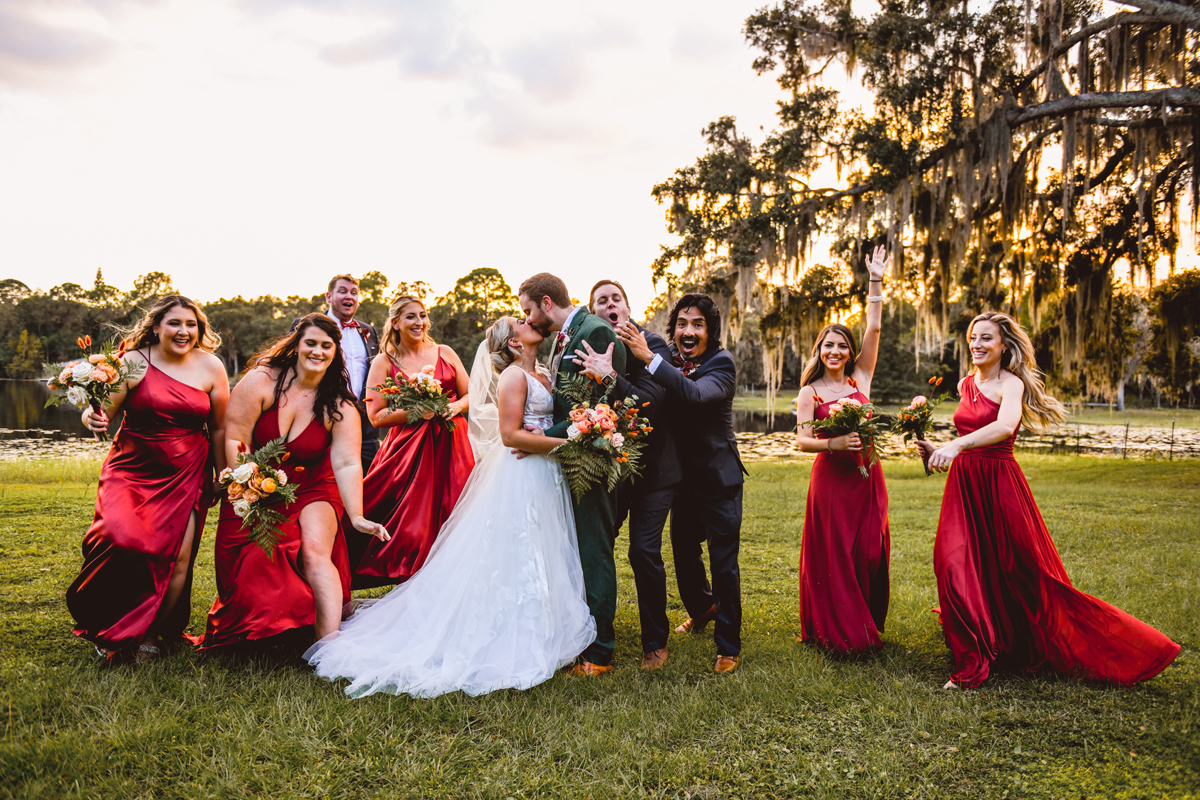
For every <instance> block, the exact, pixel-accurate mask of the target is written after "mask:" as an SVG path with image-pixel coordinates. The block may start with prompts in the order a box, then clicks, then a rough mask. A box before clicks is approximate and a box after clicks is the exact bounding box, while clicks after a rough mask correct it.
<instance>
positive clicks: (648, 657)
mask: <svg viewBox="0 0 1200 800" xmlns="http://www.w3.org/2000/svg"><path fill="white" fill-rule="evenodd" d="M666 663H667V648H665V647H660V648H658V649H657V650H651V651H650V652H649V653H646V654H645V655H643V656H642V669H644V670H652V669H660V668H661V667H662V666H663V665H664V664H666Z"/></svg>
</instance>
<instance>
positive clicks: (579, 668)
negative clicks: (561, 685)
mask: <svg viewBox="0 0 1200 800" xmlns="http://www.w3.org/2000/svg"><path fill="white" fill-rule="evenodd" d="M610 672H612V665H611V664H610V665H609V666H607V667H603V666H601V665H599V664H593V663H592V662H590V661H580V662H579V663H578V664H576V665H575V666H573V667H571V670H570V672H568V673H567V674H568V675H573V676H575V677H585V678H594V677H596V676H597V675H607V674H608V673H610Z"/></svg>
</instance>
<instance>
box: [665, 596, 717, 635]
mask: <svg viewBox="0 0 1200 800" xmlns="http://www.w3.org/2000/svg"><path fill="white" fill-rule="evenodd" d="M716 616H717V606H716V603H714V604H713V607H712V608H710V609H709V610H708V611H705V612H704V613H703V614H701V615H700V616H698V617H688V618H687V619H686V620H684V621H683V624H682V625H680V626H679V627H678V628H676V629H675V632H676V633H701V632H702V631H703V630H704V628H705V626H706V625H708V623H710V622H712V621H713V620H714V619H715V618H716Z"/></svg>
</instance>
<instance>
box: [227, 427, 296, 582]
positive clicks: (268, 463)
mask: <svg viewBox="0 0 1200 800" xmlns="http://www.w3.org/2000/svg"><path fill="white" fill-rule="evenodd" d="M290 456H291V453H288V452H287V441H286V440H285V439H284V438H283V437H280V438H278V439H272V440H271V441H269V442H267V443H266V444H264V445H263V446H262V447H260V448H258V449H257V450H255V451H254V452H253V453H251V452H249V448H248V447H246V444H245V442H238V463H237V466H236V467H226V468H225V469H223V470H221V475H220V481H221V485H222V486H224V487H225V494H226V496H227V497H228V498H229V504H230V505H231V506H232V507H233V513H234V514H237V515H238V517H239V518H240V519H241V520H242V527H243V528H245V527H246V526H249V533H250V539H251V540H253V542H254V543H255V544H257V545H258V546H259V547H261V548H262V549H263V551H264V552H265V553H266V554H267V555H268V556H271V557H272V558H273V557H274V555H275V545H276V544H278V543H279V538H280V536H282V532H281V531H280V530H279V527H278V526H279V523H280V522H283V521H284V520H285V519H286V517H284V516H283V514H280V513H279V512H278V511H276V510H275V508H273V507H272V506H286V505H287V504H289V503H294V502H295V501H296V487H295V486H293V485H292V484H290V483H288V476H287V473H286V472H284V470H283V468H282V467H280V466H276V464H282V463H283V462H285V461H287V460H288V458H289V457H290ZM296 469H297V470H302V469H304V468H303V467H296Z"/></svg>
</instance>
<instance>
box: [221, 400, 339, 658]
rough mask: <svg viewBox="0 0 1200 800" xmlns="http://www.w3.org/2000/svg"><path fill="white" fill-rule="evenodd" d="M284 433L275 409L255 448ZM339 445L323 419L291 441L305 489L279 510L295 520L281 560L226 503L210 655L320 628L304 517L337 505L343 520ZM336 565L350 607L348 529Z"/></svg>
mask: <svg viewBox="0 0 1200 800" xmlns="http://www.w3.org/2000/svg"><path fill="white" fill-rule="evenodd" d="M281 435H282V434H281V433H280V430H279V410H278V406H271V408H269V409H267V410H266V411H265V412H263V414H262V416H261V417H259V420H258V423H257V424H256V425H255V426H254V435H253V439H252V446H253V448H254V449H255V450H257V449H258V448H260V447H262V446H263V445H265V444H266V443H267V442H269V441H271V440H272V439H278V438H279V437H280V436H281ZM332 440H333V438H332V436H331V435H330V433H329V431H327V430H325V426H324V425H322V424H321V421H320V420H319V419H316V418H314V419H313V420H312V422H310V423H309V424H308V427H306V428H305V429H304V430H303V431H301V432H300V435H299V436H297V437H296V438H295V439H293V440H292V441H291V442H288V444H287V452H288V453H289V454H290V456H289V458H288V460H287V461H286V462H285V463H284V464H283V469H284V471H285V472H286V473H287V476H288V480H289V482H290V483H291V484H293V485H294V486H296V488H297V492H296V502H294V503H291V504H289V505H287V506H285V507H283V508H280V509H278V510H279V511H280V513H282V514H284V515H285V516H286V517H287V519H286V520H285V521H284V522H282V523H280V524H279V529H280V531H281V533H282V537H281V538H280V540H279V543H278V544H277V545H276V546H275V553H274V556H273V557H272V556H268V555H267V554H266V553H265V552H264V551H263V549H262V548H260V547H259V546H258V545H257V544H255V543H254V542H253V541H252V540H251V539H250V537H249V536H248V534H247V532H246V530H245V529H244V528H243V527H242V520H241V519H240V518H239V517H238V516H237V515H236V514H234V513H233V507H232V506H231V505H230V503H229V500H228V499H226V500H225V501H224V502H222V503H221V520H220V522H219V523H218V525H217V541H216V553H215V561H216V572H217V599H216V601H214V602H213V606H212V609H211V610H210V611H209V612H208V626H207V628H206V630H205V632H204V640H203V642H202V644H201V648H202V649H208V648H211V647H220V646H222V645H227V644H231V643H233V642H240V641H248V640H253V639H265V638H267V637H269V636H275V635H277V634H280V633H284V632H285V631H289V630H292V629H294V628H302V627H305V626H308V625H312V624H314V623H315V622H316V607H315V605H314V603H313V593H312V588H311V587H309V585H308V581H307V580H306V579H305V577H304V563H303V562H304V551H303V550H302V549H301V547H300V512H301V511H303V510H304V508H305V507H306V506H308V505H309V504H311V503H329V505H330V506H332V507H333V513H334V515H335V516H336V517H337V518H338V519H341V517H342V513H343V506H342V498H341V496H340V495H339V494H338V488H337V482H336V481H335V480H334V477H333V467H332V466H331V465H330V462H329V446H330V443H331V442H332ZM332 560H333V566H334V567H335V568H337V571H338V575H339V576H340V577H341V579H342V603H343V605H345V604H347V603H349V602H350V561H349V559H348V557H347V555H346V541H345V539H344V538H343V537H342V535H341V532H340V531H339V532H338V533H337V535H336V538H335V540H334V544H333V552H332Z"/></svg>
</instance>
